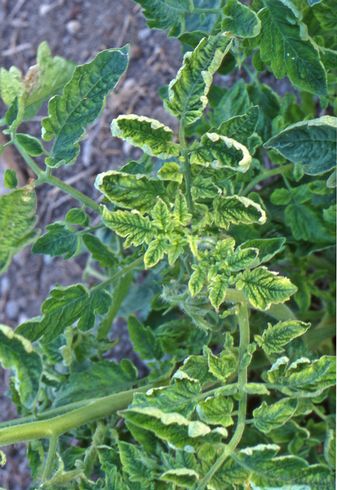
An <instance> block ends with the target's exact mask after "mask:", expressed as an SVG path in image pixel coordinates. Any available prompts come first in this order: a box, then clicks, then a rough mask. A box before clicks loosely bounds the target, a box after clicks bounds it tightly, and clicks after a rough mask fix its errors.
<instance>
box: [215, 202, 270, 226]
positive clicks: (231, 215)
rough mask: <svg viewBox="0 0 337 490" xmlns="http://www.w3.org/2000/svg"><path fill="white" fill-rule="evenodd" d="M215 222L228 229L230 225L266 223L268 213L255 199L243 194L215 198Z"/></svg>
mask: <svg viewBox="0 0 337 490" xmlns="http://www.w3.org/2000/svg"><path fill="white" fill-rule="evenodd" d="M213 205H214V223H215V224H216V225H217V226H219V227H220V228H224V229H225V230H227V229H228V228H229V226H230V225H238V224H244V225H250V224H252V223H258V224H261V225H262V224H264V223H265V222H266V219H267V217H266V213H265V211H264V210H263V209H262V207H261V206H260V205H259V204H257V203H256V202H255V201H252V200H251V199H248V198H247V197H243V196H230V197H217V198H215V199H214V203H213Z"/></svg>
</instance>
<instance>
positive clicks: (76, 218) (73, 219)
mask: <svg viewBox="0 0 337 490" xmlns="http://www.w3.org/2000/svg"><path fill="white" fill-rule="evenodd" d="M64 219H65V221H66V222H67V223H70V224H71V225H81V226H87V225H88V224H89V216H88V215H87V213H86V212H85V211H84V210H83V209H81V208H71V209H69V211H67V214H66V215H65V218H64Z"/></svg>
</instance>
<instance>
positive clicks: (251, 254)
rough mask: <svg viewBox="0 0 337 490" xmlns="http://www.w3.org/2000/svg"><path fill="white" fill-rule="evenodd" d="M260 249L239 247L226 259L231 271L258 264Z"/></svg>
mask: <svg viewBox="0 0 337 490" xmlns="http://www.w3.org/2000/svg"><path fill="white" fill-rule="evenodd" d="M258 255H259V250H258V249H257V248H244V249H237V250H236V251H235V252H232V253H230V254H229V256H228V257H227V259H226V261H227V264H228V266H229V268H230V270H231V272H238V271H240V270H242V269H248V268H250V267H252V266H253V265H256V262H257V257H258Z"/></svg>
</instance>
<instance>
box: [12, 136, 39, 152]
mask: <svg viewBox="0 0 337 490" xmlns="http://www.w3.org/2000/svg"><path fill="white" fill-rule="evenodd" d="M15 139H16V140H17V142H18V143H19V145H20V146H21V147H22V148H23V149H24V150H25V152H26V153H28V155H30V156H32V157H38V156H40V155H42V154H43V153H44V149H43V146H42V145H41V142H40V141H39V140H38V139H37V138H34V136H30V135H29V134H23V133H16V135H15Z"/></svg>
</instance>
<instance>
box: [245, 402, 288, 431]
mask: <svg viewBox="0 0 337 490" xmlns="http://www.w3.org/2000/svg"><path fill="white" fill-rule="evenodd" d="M296 409H297V400H295V399H294V398H283V399H282V400H280V401H278V402H276V403H274V404H273V405H267V403H266V402H263V403H262V405H260V406H259V407H258V408H256V409H255V410H254V411H253V416H254V419H253V423H254V425H255V427H256V428H257V429H258V430H259V431H261V432H264V433H268V432H270V431H271V430H273V429H276V428H278V427H281V426H282V425H284V424H285V423H286V422H288V420H289V419H291V417H292V416H293V415H294V414H295V412H296Z"/></svg>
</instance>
